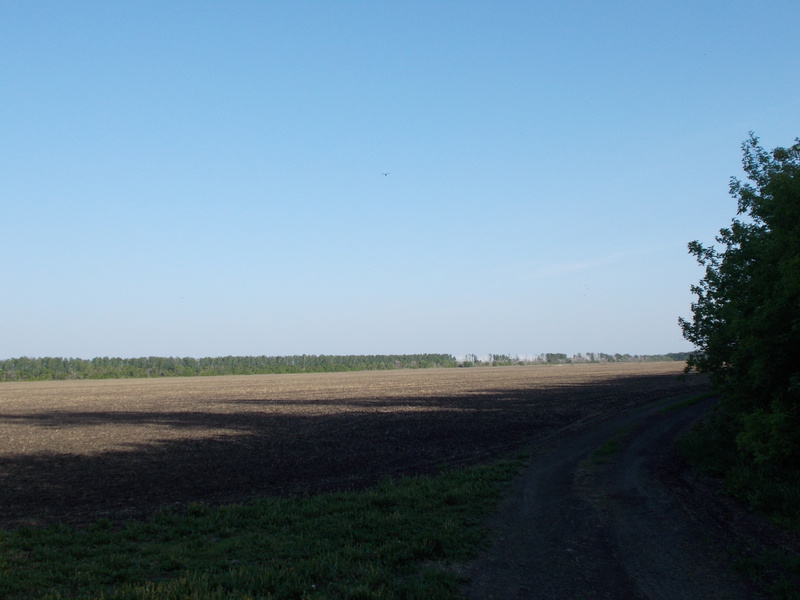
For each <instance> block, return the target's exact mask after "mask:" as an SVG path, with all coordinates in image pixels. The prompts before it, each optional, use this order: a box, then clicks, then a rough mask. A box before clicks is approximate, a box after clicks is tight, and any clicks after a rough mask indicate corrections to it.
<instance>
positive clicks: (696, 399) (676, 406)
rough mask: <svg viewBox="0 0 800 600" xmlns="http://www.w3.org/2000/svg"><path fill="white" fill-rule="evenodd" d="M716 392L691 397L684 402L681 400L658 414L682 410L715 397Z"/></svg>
mask: <svg viewBox="0 0 800 600" xmlns="http://www.w3.org/2000/svg"><path fill="white" fill-rule="evenodd" d="M716 395H717V393H716V392H709V393H707V394H700V395H699V396H692V397H690V398H686V400H682V401H680V402H676V403H675V404H670V405H668V406H665V407H664V408H662V409H661V410H660V411H659V412H660V413H668V412H672V411H675V410H680V409H682V408H686V407H687V406H692V405H693V404H697V403H698V402H702V401H703V400H705V399H706V398H712V397H714V396H716Z"/></svg>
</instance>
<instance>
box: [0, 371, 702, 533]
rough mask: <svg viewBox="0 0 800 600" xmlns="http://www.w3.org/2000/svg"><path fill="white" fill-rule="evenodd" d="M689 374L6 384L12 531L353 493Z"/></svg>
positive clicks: (545, 429) (571, 425)
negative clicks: (186, 507) (177, 507)
mask: <svg viewBox="0 0 800 600" xmlns="http://www.w3.org/2000/svg"><path fill="white" fill-rule="evenodd" d="M682 366H683V365H682V364H681V363H649V364H648V363H641V364H640V363H629V364H616V365H615V364H607V365H570V366H561V367H543V366H531V367H495V368H473V369H425V370H401V371H382V372H375V371H372V372H357V373H331V374H320V373H315V374H304V375H250V376H241V377H212V378H175V379H130V380H111V381H54V382H31V383H3V384H0V527H14V526H18V525H22V524H42V523H49V522H54V521H62V522H67V523H71V524H81V523H87V522H91V521H93V520H95V519H97V518H99V517H108V518H111V519H115V520H116V519H121V518H128V517H134V518H140V517H144V516H146V515H147V514H148V513H150V512H152V511H153V510H155V509H157V508H158V507H160V506H164V505H170V504H179V503H184V502H189V501H204V502H211V503H218V502H231V501H241V500H245V499H247V498H248V497H251V496H253V495H260V494H286V493H313V492H318V491H324V490H331V489H344V488H355V487H359V486H363V485H368V484H371V483H374V482H375V481H377V480H379V479H381V478H383V477H386V476H394V475H400V474H415V473H423V472H431V471H434V470H436V469H438V468H440V467H442V466H451V465H460V464H467V463H472V462H478V461H481V460H486V459H489V458H493V457H496V456H502V455H504V454H505V453H507V452H510V451H514V450H516V449H519V448H522V447H528V446H530V445H532V444H539V443H541V444H546V443H550V442H554V441H557V440H559V439H561V438H563V437H564V436H567V435H571V434H573V433H575V432H577V431H579V430H580V429H581V428H584V427H587V426H589V425H591V424H593V423H596V422H597V421H599V420H601V419H604V418H607V417H609V416H611V415H613V414H615V413H618V412H619V411H622V410H625V409H628V408H632V407H635V406H637V405H640V404H643V403H645V402H649V401H652V400H656V399H659V398H664V397H667V396H674V395H678V394H682V393H686V392H689V391H698V392H699V391H702V390H705V389H706V387H707V384H706V381H705V379H704V378H702V377H700V376H691V377H689V378H687V379H685V380H679V379H678V375H679V374H680V372H681V369H682Z"/></svg>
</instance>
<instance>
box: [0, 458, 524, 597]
mask: <svg viewBox="0 0 800 600" xmlns="http://www.w3.org/2000/svg"><path fill="white" fill-rule="evenodd" d="M522 464H523V460H522V458H521V457H519V458H517V459H516V460H511V461H503V462H499V463H495V464H492V465H484V466H477V467H471V468H467V469H463V470H458V471H451V472H446V473H442V474H439V475H436V476H426V477H412V478H404V479H399V480H387V481H385V482H384V483H382V484H380V485H378V486H376V487H375V488H371V489H368V490H365V491H362V492H337V493H329V494H322V495H318V496H311V497H304V498H265V499H259V500H255V501H253V502H251V503H248V504H242V505H229V506H222V507H215V508H212V507H208V506H206V505H203V504H190V505H188V506H187V507H185V508H184V509H182V510H181V511H174V510H164V511H162V512H160V513H158V514H156V515H155V516H154V517H153V518H152V519H150V520H149V521H148V522H137V521H131V522H125V523H123V524H119V525H115V524H112V523H111V522H110V521H107V520H100V521H98V522H96V523H95V524H94V525H92V526H90V527H87V528H80V529H75V528H70V527H66V526H63V525H57V526H52V527H49V528H31V527H25V528H21V529H16V530H12V531H0V598H4V599H7V600H17V599H20V600H21V599H29V598H42V599H57V598H76V599H80V598H100V599H120V600H121V599H145V598H147V599H156V598H158V599H176V600H177V599H181V600H187V599H198V600H199V599H209V600H214V599H229V598H231V599H232V598H237V599H245V598H276V599H277V598H293V599H300V598H303V599H314V598H331V599H336V598H342V599H353V600H355V599H358V598H378V599H393V598H403V599H413V598H419V599H422V598H436V599H440V598H456V597H458V588H459V584H460V579H459V576H458V574H457V569H454V568H453V566H454V565H457V564H458V563H460V562H463V561H466V560H468V559H469V558H471V557H473V556H474V555H475V554H476V553H477V551H478V550H479V549H480V548H481V546H482V545H483V544H484V543H486V538H485V532H484V531H483V529H482V527H481V522H482V520H483V519H484V518H485V517H486V515H488V513H489V512H490V511H491V510H492V509H493V508H494V506H495V505H496V503H497V501H498V500H499V498H500V497H501V494H502V487H503V486H502V484H503V483H505V482H508V481H509V480H510V479H512V478H513V477H514V476H515V475H516V474H517V473H518V472H519V469H520V468H521V466H522Z"/></svg>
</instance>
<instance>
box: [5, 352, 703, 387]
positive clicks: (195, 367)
mask: <svg viewBox="0 0 800 600" xmlns="http://www.w3.org/2000/svg"><path fill="white" fill-rule="evenodd" d="M688 356H689V354H688V352H678V353H671V354H662V355H654V356H653V355H650V356H639V355H630V354H603V353H594V352H589V353H586V354H576V355H572V356H567V355H566V354H561V353H547V354H539V355H536V356H533V357H519V356H511V355H506V354H489V355H488V356H484V357H478V356H477V355H474V354H470V355H467V356H466V357H464V358H463V359H457V358H456V357H454V356H452V355H450V354H397V355H374V356H360V355H351V356H331V355H319V356H316V355H307V354H303V355H295V356H223V357H216V358H178V357H159V356H149V357H146V358H109V357H107V356H106V357H103V358H93V359H91V360H86V359H81V358H28V357H21V358H11V359H8V360H2V361H0V381H46V380H54V379H55V380H57V379H123V378H136V377H142V378H144V377H194V376H210V375H262V374H273V373H320V372H335V371H372V370H386V369H428V368H436V367H438V368H449V367H478V366H509V365H528V364H550V365H552V364H573V363H608V362H655V361H685V360H687V358H688Z"/></svg>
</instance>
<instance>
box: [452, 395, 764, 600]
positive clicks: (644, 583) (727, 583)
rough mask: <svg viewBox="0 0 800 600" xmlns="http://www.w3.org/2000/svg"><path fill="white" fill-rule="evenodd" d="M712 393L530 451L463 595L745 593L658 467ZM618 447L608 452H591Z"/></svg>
mask: <svg viewBox="0 0 800 600" xmlns="http://www.w3.org/2000/svg"><path fill="white" fill-rule="evenodd" d="M711 402H712V401H711V400H706V401H704V402H701V403H698V404H694V405H691V406H689V407H685V408H681V409H677V410H672V411H666V412H665V411H663V410H662V408H663V406H664V405H663V403H662V404H658V405H654V406H651V407H650V408H648V409H644V410H638V411H635V412H632V413H628V414H624V415H620V416H618V417H615V418H613V419H611V420H609V421H606V422H604V423H603V424H601V425H599V426H598V427H596V428H594V429H593V430H591V431H589V432H587V433H584V434H581V435H579V436H577V437H575V438H573V439H571V440H569V441H567V442H566V443H563V444H561V445H560V446H558V447H557V448H554V449H552V450H550V451H548V452H545V453H542V454H540V455H538V456H537V457H536V458H534V460H533V461H532V463H531V464H530V466H529V467H528V468H527V469H526V471H525V472H524V474H523V475H522V476H521V477H520V478H519V479H518V481H517V482H516V483H515V485H514V487H513V490H512V492H511V493H510V494H509V496H508V497H507V499H506V500H505V501H504V503H503V504H502V505H501V506H500V508H499V510H498V511H497V513H496V515H495V517H494V518H493V520H492V522H491V524H490V525H491V527H492V530H493V531H494V532H495V533H494V539H493V545H492V547H491V549H490V550H489V551H488V552H487V553H486V554H485V555H484V556H482V557H481V558H480V559H479V560H478V561H476V562H475V563H474V564H473V565H472V567H471V573H470V577H471V583H470V584H469V587H468V588H467V589H466V590H465V595H466V596H467V597H468V598H470V599H471V600H484V599H490V598H497V599H501V598H502V599H528V598H536V599H540V600H544V599H565V600H570V599H579V598H613V599H637V598H642V599H659V600H660V599H665V600H666V599H669V600H675V599H681V598H687V599H689V598H691V599H695V598H703V599H722V598H725V599H737V598H749V597H753V596H752V594H751V592H750V591H749V590H748V588H747V587H746V585H745V584H744V583H743V582H742V581H740V580H739V578H738V577H737V576H736V575H735V574H733V572H732V569H731V565H730V559H729V557H727V556H726V553H725V547H724V545H722V544H721V543H720V541H719V540H718V539H713V537H712V536H708V535H707V532H706V530H705V528H704V527H703V526H702V523H699V522H698V521H696V520H694V519H693V518H692V517H691V515H688V514H687V513H686V511H685V510H684V508H683V507H682V505H681V503H680V502H679V501H678V499H677V498H676V494H675V491H674V490H671V489H669V487H668V485H665V484H664V483H663V482H662V481H660V480H659V477H658V476H657V474H656V472H657V467H658V464H659V462H660V461H662V460H663V459H664V456H665V453H667V452H670V451H671V450H670V449H671V448H672V446H673V445H672V442H673V440H674V438H675V436H676V435H677V434H678V433H679V432H680V431H682V430H684V429H685V428H686V427H687V426H688V425H690V424H691V423H692V422H693V421H695V420H696V419H697V418H698V417H699V416H701V415H702V414H703V413H704V412H705V411H706V410H708V408H709V406H710V404H711ZM609 441H611V442H612V443H618V444H619V446H618V447H617V446H607V448H617V449H616V451H614V452H611V453H610V455H609V456H608V457H607V460H603V459H599V458H593V457H592V456H591V455H592V453H593V451H595V450H597V449H598V448H600V447H603V445H604V444H606V443H608V442H609Z"/></svg>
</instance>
